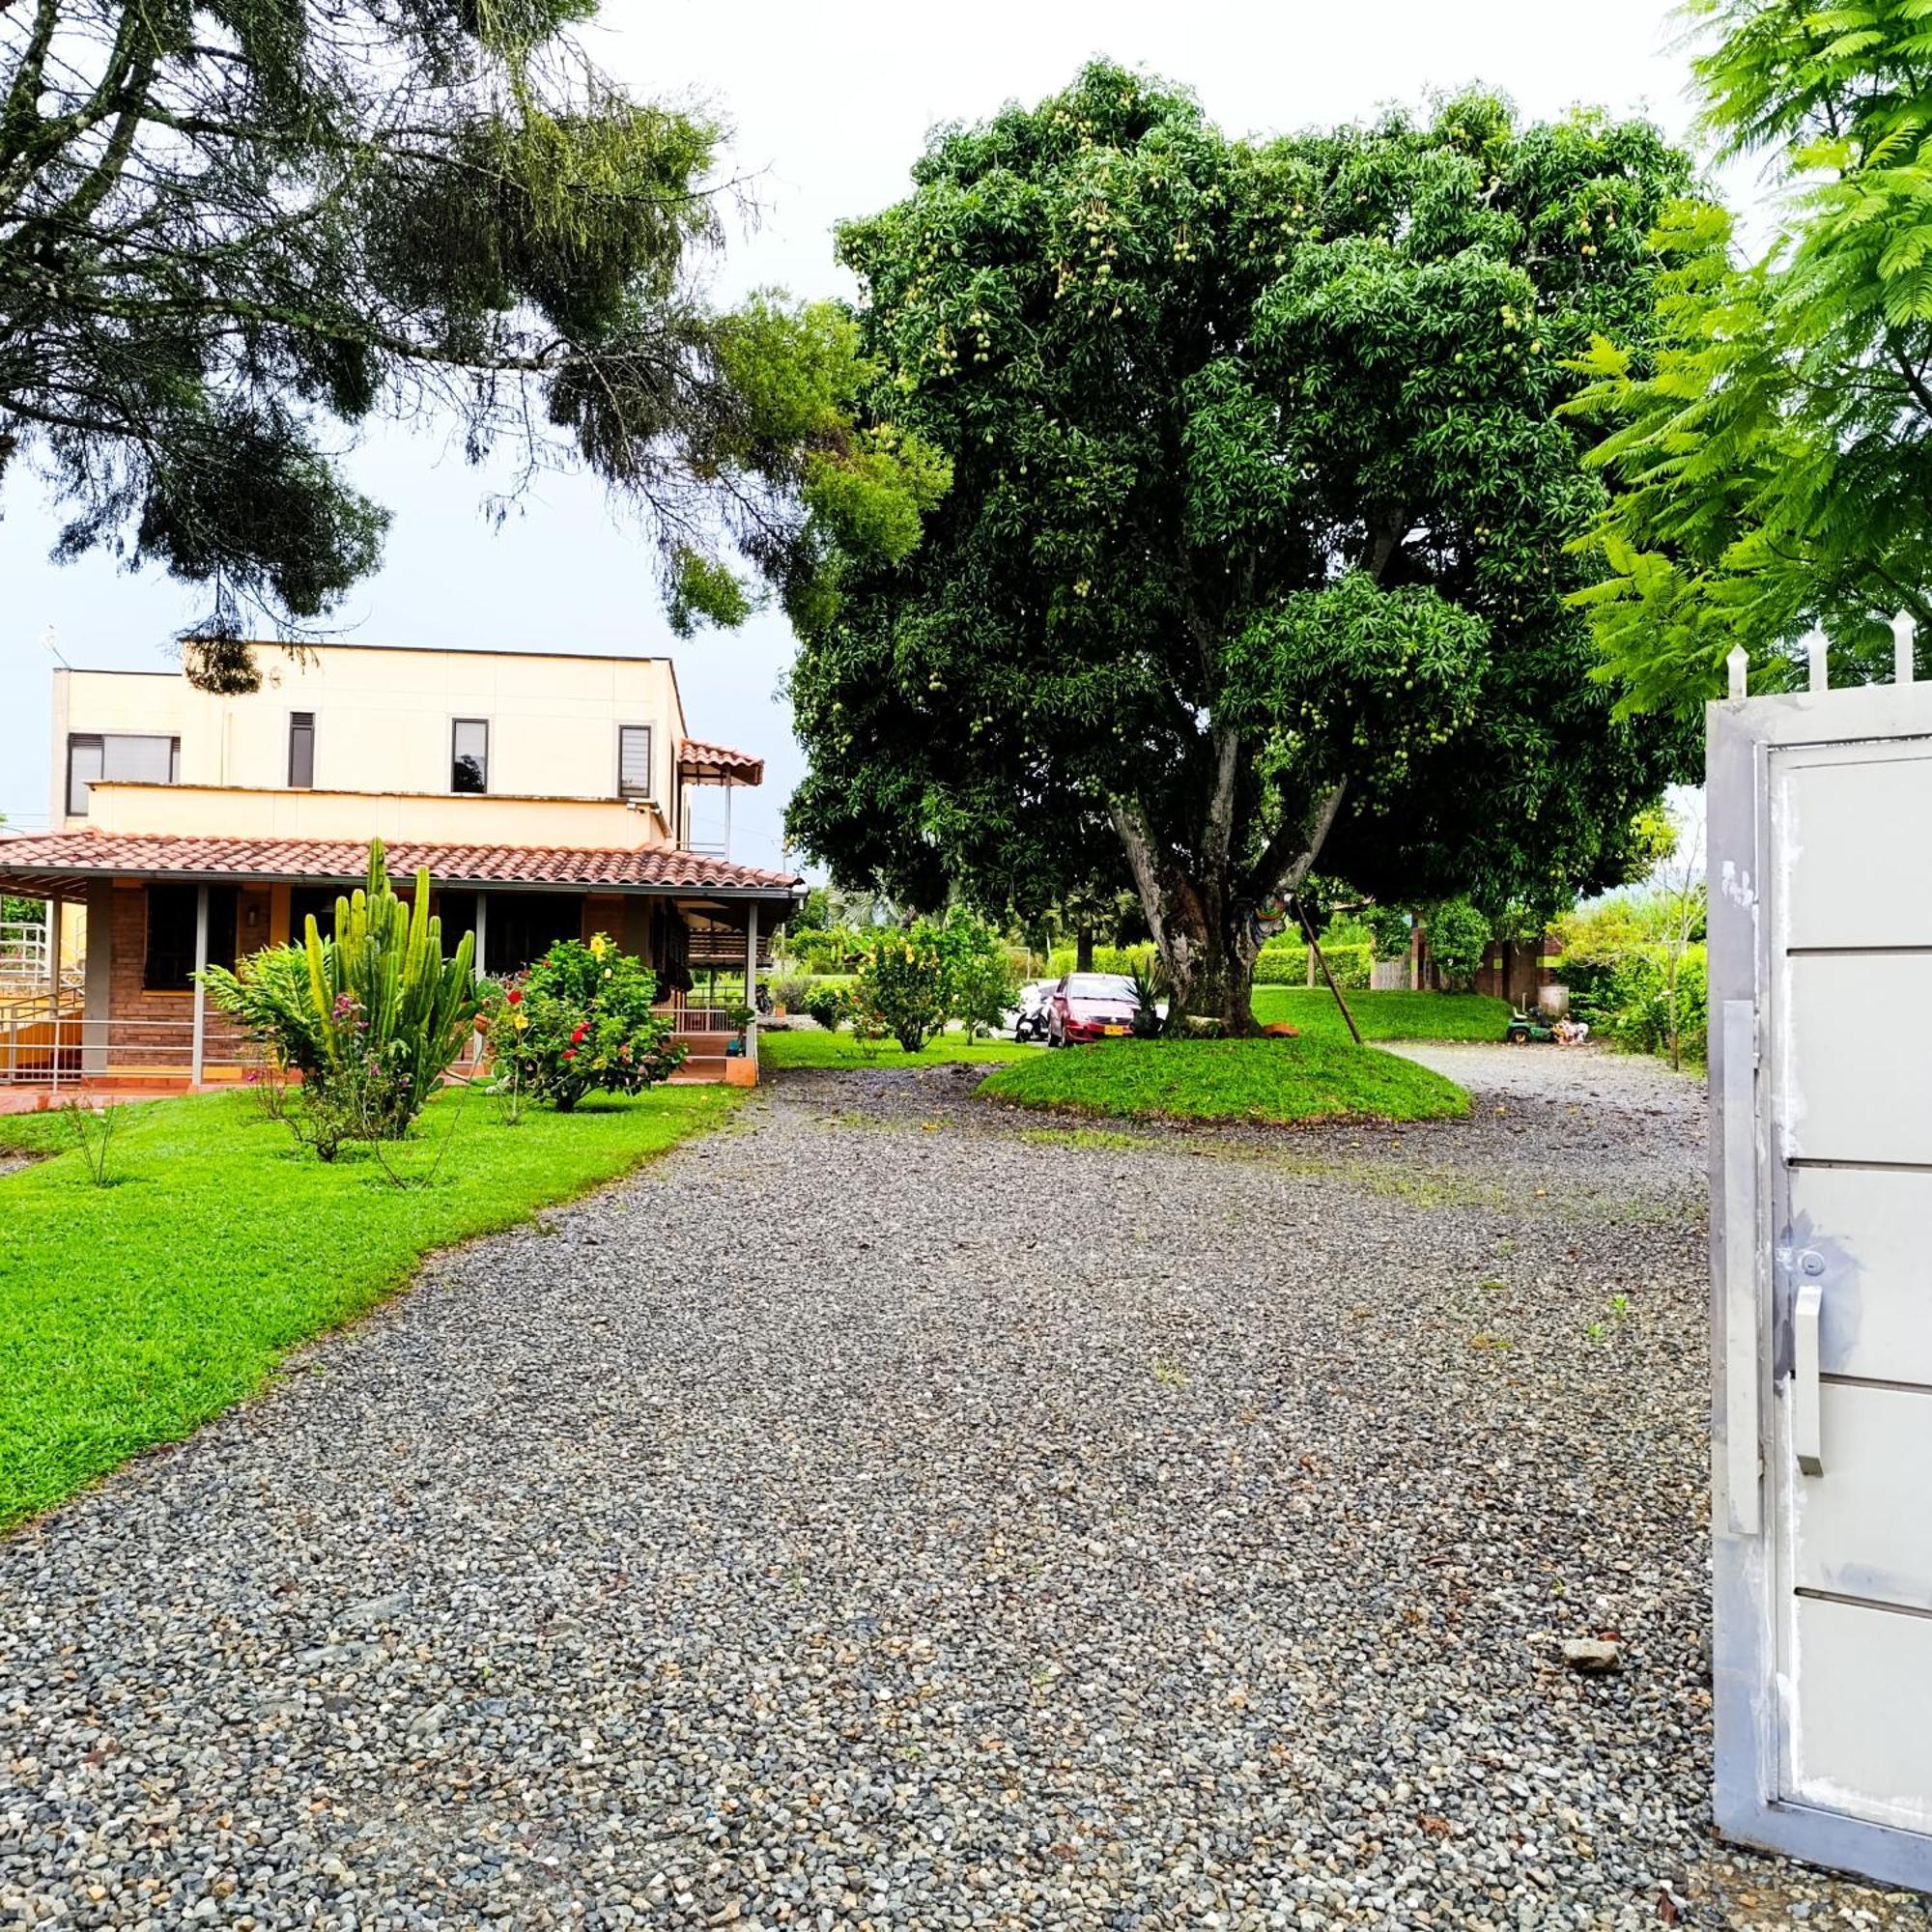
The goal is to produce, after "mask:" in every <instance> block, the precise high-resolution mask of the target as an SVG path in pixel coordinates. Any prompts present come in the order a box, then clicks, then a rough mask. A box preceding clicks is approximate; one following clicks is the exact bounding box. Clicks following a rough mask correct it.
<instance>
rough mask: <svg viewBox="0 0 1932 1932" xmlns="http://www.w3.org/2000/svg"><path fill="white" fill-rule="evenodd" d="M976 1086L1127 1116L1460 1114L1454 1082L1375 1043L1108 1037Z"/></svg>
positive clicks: (1020, 1099) (1028, 1101)
mask: <svg viewBox="0 0 1932 1932" xmlns="http://www.w3.org/2000/svg"><path fill="white" fill-rule="evenodd" d="M980 1094H983V1095H985V1096H987V1097H989V1098H992V1099H999V1100H1008V1101H1012V1102H1016V1103H1017V1104H1019V1105H1021V1106H1025V1107H1051V1108H1056V1109H1059V1110H1062V1111H1065V1112H1068V1113H1078V1114H1112V1115H1117V1116H1121V1117H1123V1118H1126V1119H1130V1120H1157V1119H1179V1120H1195V1121H1225V1120H1234V1121H1264V1122H1291V1121H1325V1120H1337V1119H1348V1118H1351V1117H1361V1118H1372V1119H1377V1120H1390V1121H1433V1120H1442V1119H1447V1118H1451V1117H1453V1116H1456V1115H1461V1114H1464V1113H1466V1112H1467V1111H1468V1108H1469V1096H1468V1095H1467V1094H1464V1093H1463V1090H1462V1088H1460V1087H1458V1086H1457V1085H1456V1084H1455V1082H1454V1081H1451V1080H1445V1079H1443V1077H1442V1076H1441V1075H1440V1074H1439V1073H1432V1072H1431V1071H1430V1070H1429V1068H1427V1067H1426V1066H1418V1065H1415V1063H1414V1062H1413V1061H1408V1060H1402V1059H1399V1058H1398V1057H1397V1056H1396V1055H1395V1054H1392V1053H1378V1051H1377V1050H1376V1049H1375V1048H1374V1047H1359V1046H1354V1045H1351V1044H1350V1041H1349V1040H1348V1039H1347V1037H1344V1038H1343V1039H1341V1040H1340V1041H1335V1040H1330V1039H1325V1038H1321V1037H1315V1036H1313V1035H1311V1036H1310V1037H1306V1038H1303V1039H1177V1040H1137V1039H1121V1040H1107V1041H1104V1042H1102V1043H1101V1044H1099V1045H1097V1046H1086V1047H1071V1048H1068V1049H1066V1050H1065V1051H1064V1052H1060V1053H1040V1054H1037V1055H1035V1056H1034V1057H1033V1058H1032V1059H1030V1060H1028V1061H1026V1062H1025V1063H1024V1064H1022V1065H1013V1066H1009V1067H1007V1068H1005V1069H1004V1070H1003V1071H1001V1072H998V1073H994V1074H992V1075H991V1076H990V1077H988V1078H987V1079H986V1080H984V1081H982V1082H981V1083H980Z"/></svg>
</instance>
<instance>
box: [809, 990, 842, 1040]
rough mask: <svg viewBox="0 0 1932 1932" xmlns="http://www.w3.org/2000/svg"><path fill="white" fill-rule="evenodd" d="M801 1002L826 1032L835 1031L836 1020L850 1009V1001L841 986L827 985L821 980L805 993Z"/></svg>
mask: <svg viewBox="0 0 1932 1932" xmlns="http://www.w3.org/2000/svg"><path fill="white" fill-rule="evenodd" d="M803 1004H804V1007H805V1010H806V1011H807V1012H808V1013H810V1015H811V1017H812V1018H813V1019H814V1020H816V1021H817V1022H818V1024H819V1025H820V1026H822V1027H823V1028H824V1029H825V1031H826V1032H827V1033H837V1032H838V1022H839V1021H840V1020H842V1019H843V1018H844V1017H845V1015H846V1013H847V1012H848V1011H849V1010H850V1009H851V1004H852V1003H851V1000H850V998H849V997H848V996H847V994H846V991H845V988H844V987H843V986H832V985H827V984H825V983H824V982H823V981H821V982H820V983H818V984H817V985H814V986H813V987H812V988H811V990H810V992H809V993H807V994H806V996H805V1000H804V1002H803Z"/></svg>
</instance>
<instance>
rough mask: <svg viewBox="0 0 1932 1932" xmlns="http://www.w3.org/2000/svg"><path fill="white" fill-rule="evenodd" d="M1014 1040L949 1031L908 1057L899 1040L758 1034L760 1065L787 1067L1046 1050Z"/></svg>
mask: <svg viewBox="0 0 1932 1932" xmlns="http://www.w3.org/2000/svg"><path fill="white" fill-rule="evenodd" d="M1040 1050H1041V1049H1040V1048H1038V1047H1037V1046H1033V1045H1027V1046H1020V1045H1017V1044H1016V1043H1015V1042H1014V1041H1012V1040H1010V1039H970V1040H969V1039H968V1038H967V1037H966V1036H965V1035H964V1034H963V1033H949V1034H944V1035H942V1036H941V1037H939V1038H938V1039H934V1040H928V1041H927V1042H926V1044H925V1045H924V1046H923V1047H922V1048H921V1049H920V1050H919V1051H918V1052H917V1053H907V1052H906V1051H905V1049H904V1048H903V1047H901V1046H900V1045H899V1043H898V1041H897V1040H895V1039H875V1040H865V1039H855V1038H853V1037H852V1036H851V1035H850V1034H849V1033H818V1032H810V1033H808V1032H805V1031H803V1030H801V1031H799V1032H797V1033H787V1032H781V1031H779V1030H777V1029H773V1030H771V1031H769V1032H768V1031H766V1030H765V1029H764V1028H760V1029H759V1031H758V1065H760V1067H766V1066H773V1067H778V1068H780V1069H781V1070H782V1069H783V1068H785V1067H787V1066H936V1065H940V1064H941V1063H942V1062H944V1061H950V1060H974V1061H989V1060H991V1061H1008V1060H1026V1059H1031V1058H1032V1057H1033V1056H1034V1055H1036V1054H1037V1053H1039V1052H1040Z"/></svg>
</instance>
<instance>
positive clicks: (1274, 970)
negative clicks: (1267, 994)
mask: <svg viewBox="0 0 1932 1932" xmlns="http://www.w3.org/2000/svg"><path fill="white" fill-rule="evenodd" d="M1307 978H1308V942H1307V941H1306V940H1305V939H1288V938H1281V939H1270V940H1269V941H1267V943H1266V944H1265V945H1264V946H1263V948H1262V950H1261V951H1260V952H1258V953H1256V954H1255V984H1256V985H1257V986H1299V985H1301V984H1302V983H1303V982H1304V981H1305V980H1307Z"/></svg>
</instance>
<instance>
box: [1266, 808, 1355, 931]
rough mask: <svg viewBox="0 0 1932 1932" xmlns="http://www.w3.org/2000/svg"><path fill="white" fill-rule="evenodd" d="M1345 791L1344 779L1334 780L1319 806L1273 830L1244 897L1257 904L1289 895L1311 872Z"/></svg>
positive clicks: (1298, 887) (1319, 855)
mask: <svg viewBox="0 0 1932 1932" xmlns="http://www.w3.org/2000/svg"><path fill="white" fill-rule="evenodd" d="M1348 789H1349V781H1348V780H1347V779H1346V778H1343V779H1337V780H1336V781H1335V782H1334V784H1332V785H1331V786H1330V787H1329V788H1328V790H1327V791H1326V792H1325V793H1324V794H1323V795H1322V798H1321V803H1320V804H1319V805H1318V806H1317V807H1316V808H1315V810H1314V812H1313V813H1312V814H1311V815H1310V816H1309V817H1308V818H1307V819H1305V820H1296V821H1293V822H1291V823H1284V824H1282V825H1280V826H1278V827H1277V828H1276V829H1275V835H1274V837H1273V838H1270V839H1269V840H1268V842H1267V845H1266V847H1265V848H1264V851H1263V853H1262V856H1261V857H1260V858H1259V859H1258V860H1257V861H1256V862H1255V866H1254V869H1253V871H1252V872H1251V873H1250V874H1249V880H1250V885H1251V891H1250V892H1249V894H1248V896H1249V897H1250V898H1251V899H1253V900H1255V901H1256V902H1257V903H1258V902H1259V901H1261V900H1262V899H1264V898H1267V897H1270V896H1271V895H1274V894H1276V893H1293V892H1298V891H1299V890H1300V888H1301V882H1302V881H1303V880H1304V879H1305V878H1307V876H1308V874H1309V873H1310V871H1311V870H1313V869H1314V866H1315V862H1316V860H1317V859H1319V858H1320V857H1321V848H1322V846H1323V845H1324V844H1326V843H1327V840H1328V834H1329V833H1330V832H1331V831H1332V830H1333V829H1334V825H1335V818H1336V814H1337V813H1339V812H1340V811H1341V810H1342V797H1343V794H1344V793H1345V792H1346V791H1347V790H1348Z"/></svg>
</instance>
